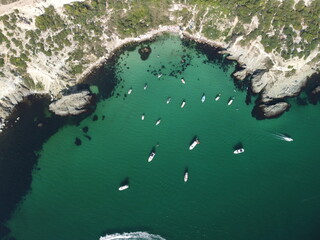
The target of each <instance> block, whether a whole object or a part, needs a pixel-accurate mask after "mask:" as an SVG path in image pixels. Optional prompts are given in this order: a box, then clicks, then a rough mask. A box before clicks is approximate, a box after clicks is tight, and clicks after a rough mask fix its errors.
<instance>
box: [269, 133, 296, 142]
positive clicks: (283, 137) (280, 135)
mask: <svg viewBox="0 0 320 240" xmlns="http://www.w3.org/2000/svg"><path fill="white" fill-rule="evenodd" d="M272 136H274V137H275V138H277V139H279V140H282V141H286V142H292V141H293V138H291V137H290V136H288V135H287V134H283V133H272Z"/></svg>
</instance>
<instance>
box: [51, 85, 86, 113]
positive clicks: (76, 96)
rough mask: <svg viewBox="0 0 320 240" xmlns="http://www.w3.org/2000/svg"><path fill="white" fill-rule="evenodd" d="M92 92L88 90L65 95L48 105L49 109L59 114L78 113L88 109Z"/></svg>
mask: <svg viewBox="0 0 320 240" xmlns="http://www.w3.org/2000/svg"><path fill="white" fill-rule="evenodd" d="M91 102H92V94H91V93H90V91H88V90H83V91H80V92H76V93H72V94H69V95H65V96H63V97H62V98H60V99H59V100H57V101H55V102H53V103H51V104H50V105H49V110H50V111H51V112H54V113H55V114H56V115H59V116H70V115H79V114H81V113H83V112H86V111H88V109H89V106H90V104H91Z"/></svg>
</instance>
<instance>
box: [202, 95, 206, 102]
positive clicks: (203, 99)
mask: <svg viewBox="0 0 320 240" xmlns="http://www.w3.org/2000/svg"><path fill="white" fill-rule="evenodd" d="M205 100H206V96H205V95H204V94H203V96H202V98H201V102H204V101H205Z"/></svg>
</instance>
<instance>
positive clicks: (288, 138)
mask: <svg viewBox="0 0 320 240" xmlns="http://www.w3.org/2000/svg"><path fill="white" fill-rule="evenodd" d="M282 139H283V140H285V141H287V142H292V141H293V138H291V137H287V136H283V137H282Z"/></svg>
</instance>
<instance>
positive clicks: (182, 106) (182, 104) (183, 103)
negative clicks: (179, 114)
mask: <svg viewBox="0 0 320 240" xmlns="http://www.w3.org/2000/svg"><path fill="white" fill-rule="evenodd" d="M184 105H186V101H185V100H183V101H182V103H181V108H184Z"/></svg>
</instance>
